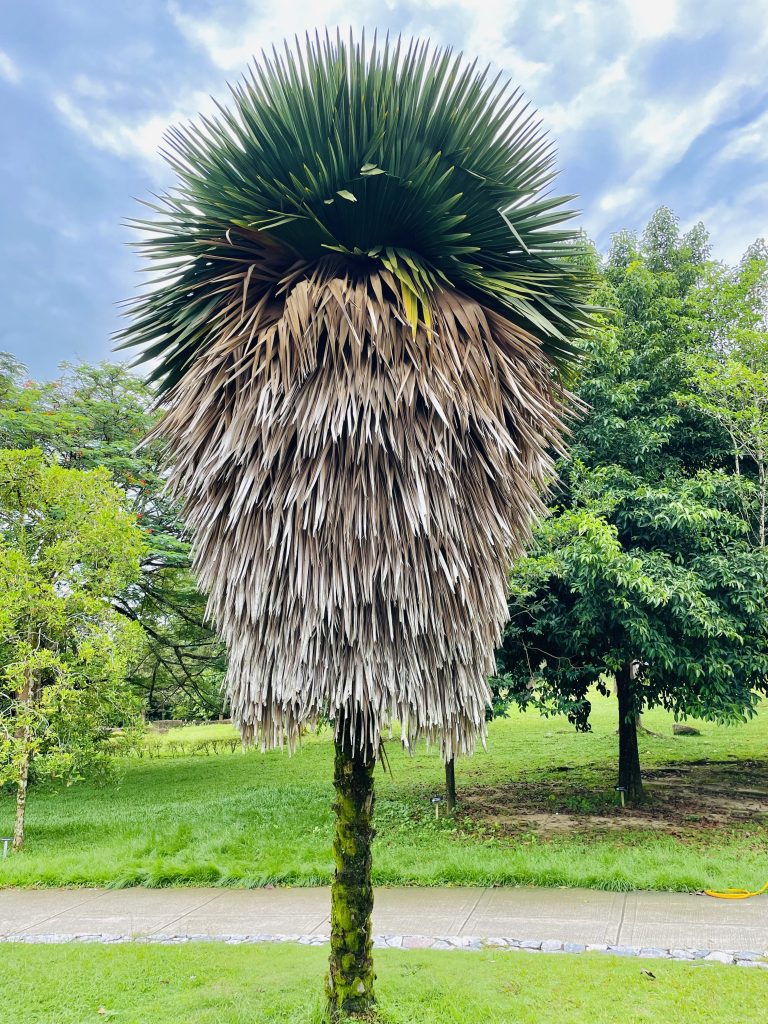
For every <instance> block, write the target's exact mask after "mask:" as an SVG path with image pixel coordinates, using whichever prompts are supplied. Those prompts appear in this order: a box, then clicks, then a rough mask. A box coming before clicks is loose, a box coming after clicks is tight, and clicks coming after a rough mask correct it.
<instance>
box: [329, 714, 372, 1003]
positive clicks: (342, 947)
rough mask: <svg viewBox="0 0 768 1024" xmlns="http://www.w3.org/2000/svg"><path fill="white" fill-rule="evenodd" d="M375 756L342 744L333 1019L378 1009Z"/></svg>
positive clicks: (337, 773)
mask: <svg viewBox="0 0 768 1024" xmlns="http://www.w3.org/2000/svg"><path fill="white" fill-rule="evenodd" d="M375 761H376V759H375V756H374V754H373V753H372V752H366V751H359V750H357V749H355V748H354V747H353V745H352V743H351V742H350V740H349V738H348V734H347V733H346V732H345V733H344V734H343V735H342V736H340V737H339V738H337V739H336V759H335V763H334V772H333V783H334V786H335V789H336V802H335V804H334V811H335V812H336V832H335V835H334V840H333V856H334V860H335V862H336V872H335V874H334V877H333V884H332V886H331V961H330V970H329V973H328V982H327V985H326V994H327V996H328V1006H329V1012H330V1015H331V1018H332V1019H335V1018H337V1017H338V1016H339V1015H341V1014H365V1013H367V1012H368V1011H370V1010H371V1009H372V1007H373V1002H374V995H373V982H374V978H375V975H374V973H373V943H372V937H371V914H372V912H373V886H372V885H371V842H372V840H373V836H374V830H373V803H374V792H373V768H374V764H375Z"/></svg>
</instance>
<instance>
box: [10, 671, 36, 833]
mask: <svg viewBox="0 0 768 1024" xmlns="http://www.w3.org/2000/svg"><path fill="white" fill-rule="evenodd" d="M32 698H33V687H32V674H31V673H30V674H28V675H27V678H26V680H25V681H24V685H23V686H22V688H21V690H20V691H19V704H20V706H21V707H22V708H23V713H24V714H26V713H27V710H28V707H29V704H30V702H31V701H32ZM16 739H17V740H18V741H19V742H20V743H21V744H22V750H21V758H20V759H19V779H18V782H17V783H16V820H15V821H14V824H13V849H14V851H16V852H18V851H19V850H20V849H21V848H22V846H23V845H24V818H25V816H26V813H27V787H28V785H29V757H30V754H29V739H30V735H29V725H27V724H25V725H22V726H21V728H19V729H17V730H16Z"/></svg>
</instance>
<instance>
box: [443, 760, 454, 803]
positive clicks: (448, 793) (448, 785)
mask: <svg viewBox="0 0 768 1024" xmlns="http://www.w3.org/2000/svg"><path fill="white" fill-rule="evenodd" d="M445 806H446V808H447V810H449V811H452V810H453V809H454V807H455V806H456V759H455V758H453V757H452V758H451V760H450V761H446V762H445Z"/></svg>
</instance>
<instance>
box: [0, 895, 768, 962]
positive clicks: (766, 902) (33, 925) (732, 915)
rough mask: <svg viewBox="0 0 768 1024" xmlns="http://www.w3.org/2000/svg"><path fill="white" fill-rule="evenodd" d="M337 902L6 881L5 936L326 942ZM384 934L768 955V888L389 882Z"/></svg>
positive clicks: (381, 913)
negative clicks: (740, 891)
mask: <svg viewBox="0 0 768 1024" xmlns="http://www.w3.org/2000/svg"><path fill="white" fill-rule="evenodd" d="M329 909H330V896H329V891H328V889H305V888H293V889H251V890H244V889H138V888H137V889H118V890H103V889H34V890H29V889H27V890H22V889H5V890H0V938H1V939H6V940H7V939H11V940H15V941H32V942H33V941H66V940H67V939H76V938H79V939H81V940H83V939H88V938H90V939H92V940H101V941H110V939H117V938H120V939H122V940H126V939H131V938H137V937H149V938H150V939H157V940H162V939H163V938H175V939H178V940H180V941H184V940H185V939H187V938H194V939H203V938H216V937H220V938H230V939H231V940H234V939H238V938H239V939H240V940H241V941H246V940H248V939H250V940H253V939H255V938H260V939H262V940H266V939H268V938H271V937H275V936H292V937H299V936H301V937H302V940H304V941H309V940H315V941H317V942H318V943H319V942H321V941H324V940H325V938H326V937H327V935H328V932H329V930H330V926H329ZM374 932H375V933H376V934H377V935H379V936H382V937H387V936H389V937H392V936H397V937H404V941H403V942H401V943H395V942H388V940H386V939H384V938H383V939H382V942H387V943H388V944H390V945H392V944H400V945H434V941H432V940H442V941H443V942H445V941H446V940H447V939H453V940H457V941H455V942H454V944H459V945H461V944H462V943H461V942H458V940H463V944H464V945H467V943H468V942H469V940H470V939H471V940H475V941H477V940H487V939H491V938H494V937H499V936H505V937H507V940H506V944H508V945H513V946H517V945H521V944H523V945H524V944H525V943H533V944H535V943H537V942H538V943H541V942H544V943H545V944H549V945H551V946H554V945H556V944H560V943H567V944H569V945H571V944H581V945H582V946H587V945H597V946H603V947H605V946H609V947H621V948H625V949H633V950H636V951H639V950H641V949H647V948H656V949H659V950H666V951H670V950H675V949H678V950H696V951H712V950H731V951H734V950H748V951H755V952H756V953H757V954H760V955H765V954H766V953H768V895H766V896H758V897H754V898H752V899H748V900H716V899H712V898H710V897H707V896H697V895H689V894H684V893H658V892H634V893H611V892H597V891H594V890H588V889H528V888H499V889H470V888H457V889H417V888H399V889H394V888H393V889H378V890H377V891H376V901H375V909H374ZM409 938H411V939H412V940H413V941H407V940H408V939H409ZM419 940H421V941H419ZM427 940H430V941H429V942H428V941H427ZM313 944H314V941H313ZM438 948H440V947H438Z"/></svg>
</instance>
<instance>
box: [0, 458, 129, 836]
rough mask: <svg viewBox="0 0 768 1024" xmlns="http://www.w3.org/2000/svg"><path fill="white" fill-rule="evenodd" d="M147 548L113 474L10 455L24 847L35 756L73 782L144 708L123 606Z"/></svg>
mask: <svg viewBox="0 0 768 1024" xmlns="http://www.w3.org/2000/svg"><path fill="white" fill-rule="evenodd" d="M141 553H142V540H141V535H140V533H139V531H138V530H137V528H136V526H135V522H134V519H133V516H132V515H131V513H130V512H129V511H127V510H126V509H125V507H124V505H123V501H122V496H121V494H120V492H119V491H118V490H117V488H115V487H114V486H113V485H112V484H111V483H110V481H109V475H108V474H107V472H106V471H105V470H103V469H101V470H91V471H86V472H81V471H77V470H71V469H64V468H62V467H60V466H56V465H49V464H47V463H46V461H45V459H44V457H43V455H42V453H41V451H40V450H39V449H31V450H27V451H7V450H6V451H0V680H1V683H0V782H2V783H3V784H7V783H13V784H15V785H16V824H15V828H14V836H13V847H14V849H15V850H19V849H21V846H22V844H23V841H24V817H25V810H26V799H27V785H28V781H29V776H30V766H31V764H32V759H33V757H36V756H39V755H43V756H45V757H46V759H47V767H48V770H49V771H51V772H53V773H54V774H57V775H59V776H62V775H65V776H67V777H69V778H70V779H71V778H73V777H75V776H76V775H77V774H78V773H82V772H83V771H84V770H86V769H87V768H88V767H92V766H93V763H94V760H95V759H96V755H97V753H98V741H99V740H100V739H103V738H104V737H105V735H107V734H108V727H110V726H112V725H123V724H125V723H126V722H129V721H131V719H133V718H135V717H137V716H138V715H139V713H140V704H139V702H138V701H137V700H136V699H135V697H133V695H132V694H131V691H130V688H129V687H128V686H127V684H126V682H125V676H126V672H127V666H128V663H129V661H130V659H131V658H132V657H135V656H136V654H137V653H138V652H139V649H140V642H141V635H140V632H139V631H138V629H137V628H136V627H135V626H133V625H132V624H131V623H128V622H127V621H126V620H125V619H124V618H123V617H122V616H120V615H118V614H117V612H116V611H115V610H114V609H113V607H112V605H111V599H112V596H113V594H114V593H116V592H117V591H118V590H120V589H121V588H123V587H125V586H126V585H127V584H128V583H129V582H130V581H131V580H133V579H135V578H136V577H137V576H138V573H139V559H140V557H141ZM105 730H106V731H105Z"/></svg>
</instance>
